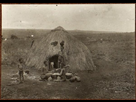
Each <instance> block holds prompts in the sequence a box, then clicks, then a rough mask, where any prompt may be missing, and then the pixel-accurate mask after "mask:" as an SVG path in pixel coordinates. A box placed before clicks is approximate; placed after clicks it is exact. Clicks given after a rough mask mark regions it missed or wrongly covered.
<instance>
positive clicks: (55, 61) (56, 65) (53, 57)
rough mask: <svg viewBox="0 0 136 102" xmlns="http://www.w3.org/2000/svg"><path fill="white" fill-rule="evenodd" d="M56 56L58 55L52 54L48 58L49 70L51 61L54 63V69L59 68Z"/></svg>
mask: <svg viewBox="0 0 136 102" xmlns="http://www.w3.org/2000/svg"><path fill="white" fill-rule="evenodd" d="M58 57H59V56H58V55H54V56H52V57H50V58H49V70H52V66H51V62H53V63H54V66H53V67H54V68H55V69H57V68H59V66H58Z"/></svg>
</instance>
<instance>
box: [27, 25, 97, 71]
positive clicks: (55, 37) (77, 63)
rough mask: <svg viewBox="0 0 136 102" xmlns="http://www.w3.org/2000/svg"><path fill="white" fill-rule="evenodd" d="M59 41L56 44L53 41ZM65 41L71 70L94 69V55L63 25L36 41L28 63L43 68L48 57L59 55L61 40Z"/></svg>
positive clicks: (66, 57) (66, 56)
mask: <svg viewBox="0 0 136 102" xmlns="http://www.w3.org/2000/svg"><path fill="white" fill-rule="evenodd" d="M55 41H57V42H58V44H57V45H56V46H53V45H52V42H55ZM62 41H64V42H65V44H64V55H65V59H66V61H67V63H68V64H69V65H70V68H71V70H94V69H95V66H94V64H93V60H92V56H91V53H90V51H89V49H88V48H87V46H86V45H84V44H83V43H82V42H80V41H79V40H77V39H76V38H74V37H73V36H71V35H70V34H69V33H68V32H67V31H66V30H64V29H63V28H62V27H57V28H56V29H54V30H52V31H51V32H49V33H48V35H47V36H46V37H44V38H42V39H41V40H40V41H35V42H34V44H33V46H32V48H31V49H30V52H29V54H28V56H27V57H28V58H27V61H26V64H27V65H28V66H34V67H35V68H41V67H42V66H44V63H43V62H44V61H45V60H46V58H49V57H51V56H54V55H57V54H58V52H59V51H60V42H62Z"/></svg>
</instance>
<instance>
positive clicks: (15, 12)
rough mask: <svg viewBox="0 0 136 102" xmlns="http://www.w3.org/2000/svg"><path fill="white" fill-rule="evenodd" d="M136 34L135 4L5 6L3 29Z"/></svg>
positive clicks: (3, 9)
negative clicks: (62, 29) (60, 28)
mask: <svg viewBox="0 0 136 102" xmlns="http://www.w3.org/2000/svg"><path fill="white" fill-rule="evenodd" d="M57 26H62V27H64V29H66V30H75V29H76V30H93V31H117V32H134V31H135V4H57V5H55V4H39V5H38V4H31V5H30V4H29V5H26V4H25V5H24V4H14V5H13V4H3V5H2V27H3V28H14V29H54V28H56V27H57Z"/></svg>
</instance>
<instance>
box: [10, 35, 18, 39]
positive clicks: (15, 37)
mask: <svg viewBox="0 0 136 102" xmlns="http://www.w3.org/2000/svg"><path fill="white" fill-rule="evenodd" d="M10 38H11V39H18V37H17V36H15V35H11V37H10Z"/></svg>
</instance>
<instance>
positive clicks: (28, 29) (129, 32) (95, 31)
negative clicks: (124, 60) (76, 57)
mask: <svg viewBox="0 0 136 102" xmlns="http://www.w3.org/2000/svg"><path fill="white" fill-rule="evenodd" d="M4 29H10V30H34V29H36V30H53V29H51V28H50V29H48V28H47V29H44V28H2V30H4ZM65 30H67V31H94V32H115V33H132V32H133V33H135V31H108V30H107V31H106V30H105V31H104V30H103V31H102V30H83V29H80V30H79V29H65Z"/></svg>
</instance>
